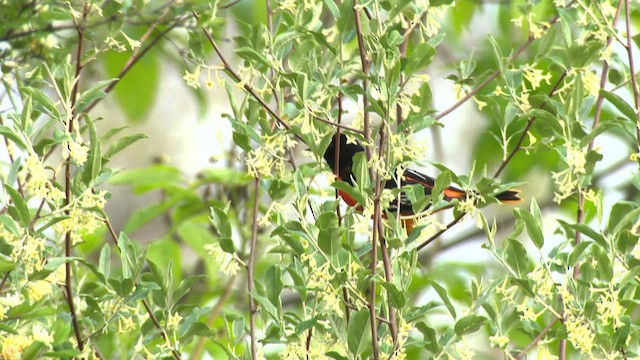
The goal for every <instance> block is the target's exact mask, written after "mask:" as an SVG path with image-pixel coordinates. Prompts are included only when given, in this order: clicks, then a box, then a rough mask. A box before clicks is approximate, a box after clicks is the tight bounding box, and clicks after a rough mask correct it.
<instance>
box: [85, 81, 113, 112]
mask: <svg viewBox="0 0 640 360" xmlns="http://www.w3.org/2000/svg"><path fill="white" fill-rule="evenodd" d="M115 81H118V79H108V80H102V81H98V82H97V83H96V84H95V85H94V86H93V87H92V88H91V89H89V90H87V91H85V92H83V93H82V94H80V97H79V98H78V100H77V101H76V113H78V114H80V113H82V112H84V111H85V109H86V108H87V107H88V106H89V105H91V103H93V102H94V101H95V100H98V99H101V98H103V97H105V95H107V93H106V92H104V88H105V87H107V86H108V85H109V84H111V83H113V82H115Z"/></svg>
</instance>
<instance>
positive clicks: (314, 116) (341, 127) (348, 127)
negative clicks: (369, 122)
mask: <svg viewBox="0 0 640 360" xmlns="http://www.w3.org/2000/svg"><path fill="white" fill-rule="evenodd" d="M312 116H313V118H314V119H315V120H318V121H321V122H323V123H325V124H329V125H331V126H334V127H336V128H340V129H345V130H349V131H352V132H354V133H356V134H360V135H363V136H364V131H362V130H360V129H356V128H354V127H351V126H348V125H344V124H341V123H340V122H333V121H331V120H329V119H325V118H322V117H319V116H316V115H312ZM336 151H337V150H336Z"/></svg>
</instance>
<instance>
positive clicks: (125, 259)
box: [118, 232, 136, 279]
mask: <svg viewBox="0 0 640 360" xmlns="http://www.w3.org/2000/svg"><path fill="white" fill-rule="evenodd" d="M118 248H120V261H121V264H122V277H123V278H125V279H130V278H132V276H133V272H132V269H134V268H135V263H136V251H135V247H134V245H133V244H132V243H131V240H129V237H128V236H127V234H125V233H124V232H121V233H120V236H119V237H118Z"/></svg>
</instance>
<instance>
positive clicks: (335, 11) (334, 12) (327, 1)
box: [324, 0, 340, 20]
mask: <svg viewBox="0 0 640 360" xmlns="http://www.w3.org/2000/svg"><path fill="white" fill-rule="evenodd" d="M324 5H325V6H326V7H327V9H329V12H331V16H333V19H334V20H336V19H338V18H339V17H340V9H339V8H338V5H336V3H335V1H333V0H324Z"/></svg>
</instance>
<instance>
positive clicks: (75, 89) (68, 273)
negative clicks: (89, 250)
mask: <svg viewBox="0 0 640 360" xmlns="http://www.w3.org/2000/svg"><path fill="white" fill-rule="evenodd" d="M90 8H91V3H90V2H89V1H85V3H84V5H83V8H82V18H81V20H80V23H78V24H77V28H76V31H77V33H78V47H77V51H76V72H75V78H74V84H73V88H72V90H71V109H72V110H71V111H72V113H71V116H70V117H69V123H68V124H67V129H68V132H69V134H70V135H69V136H72V134H73V131H74V129H73V128H74V123H75V121H76V120H78V114H77V113H76V101H77V99H78V91H79V87H80V73H81V72H82V55H83V51H82V43H83V41H84V31H83V29H82V23H83V22H84V21H85V19H86V18H87V15H88V14H89V9H90ZM67 146H69V145H67ZM69 150H70V149H69ZM64 179H65V181H64V184H65V185H64V194H65V199H64V205H65V207H66V210H65V214H66V215H67V216H70V215H71V197H72V193H71V156H69V158H68V159H67V163H66V165H65V177H64ZM64 244H65V246H64V255H65V257H67V258H69V257H71V245H72V239H71V230H69V231H67V233H66V234H65V240H64ZM64 268H65V281H64V288H65V290H66V293H67V305H68V306H69V312H70V314H71V323H72V324H73V332H74V334H75V337H76V341H77V342H78V349H79V350H80V351H83V350H84V342H83V341H82V335H81V334H80V325H79V324H78V315H77V314H76V307H75V304H74V302H73V289H72V287H71V285H72V284H71V283H72V277H71V261H66V262H65V264H64Z"/></svg>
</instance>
